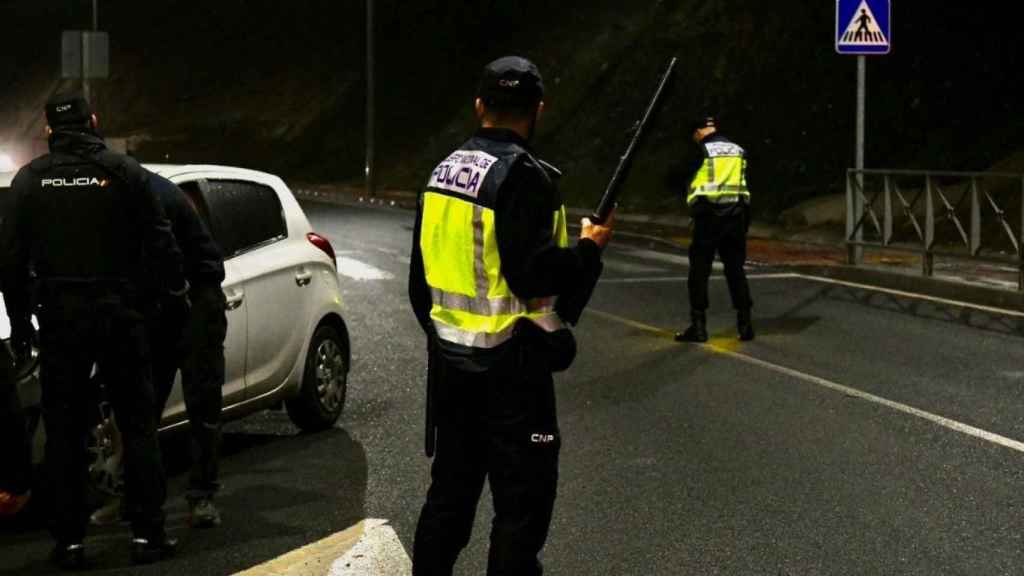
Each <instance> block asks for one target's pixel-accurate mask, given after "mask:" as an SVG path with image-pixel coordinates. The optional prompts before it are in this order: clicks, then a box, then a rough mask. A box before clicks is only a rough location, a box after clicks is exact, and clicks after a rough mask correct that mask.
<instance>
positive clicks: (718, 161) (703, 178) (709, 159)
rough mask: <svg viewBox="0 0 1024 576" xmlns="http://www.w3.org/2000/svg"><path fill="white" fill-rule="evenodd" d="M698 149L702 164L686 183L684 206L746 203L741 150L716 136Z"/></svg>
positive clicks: (743, 156) (745, 177)
mask: <svg viewBox="0 0 1024 576" xmlns="http://www.w3.org/2000/svg"><path fill="white" fill-rule="evenodd" d="M701 146H702V147H703V148H704V163H703V164H701V166H700V169H699V170H697V175H696V176H694V177H693V181H691V182H690V192H689V194H687V196H686V203H687V204H688V205H690V206H693V204H694V202H696V201H697V200H698V199H699V198H706V199H707V200H708V201H709V202H711V203H713V204H732V203H735V202H747V203H749V202H750V191H749V190H747V159H746V152H744V150H743V148H741V147H740V146H739V145H737V144H735V143H733V142H730V141H728V140H726V139H725V138H723V137H721V136H717V135H716V136H712V137H709V138H708V139H706V140H705V141H704V142H702V143H701Z"/></svg>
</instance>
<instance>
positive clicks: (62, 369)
mask: <svg viewBox="0 0 1024 576" xmlns="http://www.w3.org/2000/svg"><path fill="white" fill-rule="evenodd" d="M46 120H47V124H48V130H49V132H50V137H49V145H50V153H49V154H46V155H44V156H41V157H39V158H37V159H35V160H33V161H32V162H31V163H30V164H29V165H27V166H25V167H23V168H22V169H21V170H20V171H19V172H18V174H17V176H15V179H14V182H13V184H12V186H11V194H13V205H12V207H11V210H10V213H9V215H8V217H7V218H5V219H4V223H3V229H2V232H0V234H2V242H0V248H2V252H0V257H2V260H3V261H2V262H0V265H2V266H3V268H4V270H5V273H6V274H7V275H8V277H9V281H8V282H7V285H6V286H5V287H6V288H7V294H6V297H7V303H8V306H9V308H8V314H9V316H10V317H11V319H12V329H13V330H15V332H14V333H13V334H12V341H13V342H15V343H16V345H19V343H23V342H25V340H26V338H28V335H27V334H26V333H25V332H24V331H23V330H21V329H20V327H23V326H25V325H26V324H27V322H28V318H29V317H30V315H31V314H32V312H33V311H35V313H36V316H37V318H38V321H39V329H40V333H39V340H40V354H41V358H40V360H41V364H40V384H41V386H42V407H43V415H44V423H45V426H46V436H47V441H46V463H47V468H48V470H47V473H48V476H49V479H50V481H51V483H52V493H53V500H54V502H53V505H54V510H53V519H52V532H53V535H54V537H55V539H56V542H57V546H56V548H55V550H54V554H53V559H54V560H55V561H56V562H57V563H58V564H59V565H61V566H62V567H65V568H81V567H83V566H85V565H87V563H88V560H87V558H86V555H85V549H84V546H83V540H84V537H85V529H86V524H87V521H88V510H87V507H86V498H85V496H86V482H87V472H86V440H87V435H88V426H89V413H90V411H91V410H94V409H95V406H94V404H92V400H91V399H92V394H91V393H90V390H89V386H90V378H89V376H90V372H91V371H92V370H93V367H94V364H95V365H96V367H97V368H98V370H99V372H100V373H102V374H103V375H104V378H105V380H106V382H107V385H108V386H109V393H110V395H111V400H112V403H113V406H114V409H115V410H116V412H117V422H118V426H119V427H120V429H121V433H122V435H123V438H124V443H125V456H126V458H125V477H126V489H127V493H128V498H129V501H131V502H133V503H135V504H134V505H133V506H132V510H131V518H130V520H131V525H132V532H133V539H132V541H131V552H132V558H133V560H135V561H136V562H139V563H145V562H153V561H156V560H159V559H160V558H161V557H163V556H164V555H167V554H169V553H171V552H173V551H174V549H175V547H176V544H177V542H176V541H175V540H174V539H172V538H170V537H168V536H167V534H166V532H165V531H164V513H163V503H164V500H165V498H166V479H165V477H164V471H163V467H162V464H161V461H160V449H159V445H158V442H157V421H156V417H155V413H156V409H155V404H156V400H155V397H154V393H153V382H152V373H151V365H150V351H149V339H148V337H147V334H146V326H145V314H146V309H147V307H149V306H150V305H151V304H152V303H151V302H148V301H146V300H147V298H146V295H147V294H152V293H154V292H161V293H167V294H169V295H172V296H174V297H176V298H178V300H179V302H182V301H183V300H184V299H185V298H186V297H187V296H186V294H187V290H188V284H187V283H186V281H185V277H184V274H183V271H182V261H181V260H182V257H181V252H180V251H179V249H178V247H177V245H176V243H175V241H174V236H173V235H172V233H171V229H170V224H169V223H168V221H167V219H166V217H165V215H164V213H163V210H162V209H161V208H160V203H159V200H158V198H157V196H156V194H155V192H154V191H153V190H152V189H151V188H150V180H149V174H148V173H147V172H146V171H144V170H143V169H142V168H141V167H140V166H139V165H138V164H137V163H136V162H135V161H134V160H133V159H131V158H129V157H127V156H123V155H120V154H115V153H113V152H111V151H109V150H108V149H107V147H106V145H105V143H104V141H103V139H102V138H101V137H100V135H99V133H98V131H97V121H96V116H95V115H94V114H93V113H92V111H91V109H90V107H89V103H88V102H87V101H86V100H85V99H84V98H83V97H82V96H81V95H80V94H78V93H63V94H58V95H56V96H54V97H52V98H51V99H50V100H49V101H48V102H47V104H46ZM33 302H34V306H33V304H32V303H33ZM181 305H184V304H181Z"/></svg>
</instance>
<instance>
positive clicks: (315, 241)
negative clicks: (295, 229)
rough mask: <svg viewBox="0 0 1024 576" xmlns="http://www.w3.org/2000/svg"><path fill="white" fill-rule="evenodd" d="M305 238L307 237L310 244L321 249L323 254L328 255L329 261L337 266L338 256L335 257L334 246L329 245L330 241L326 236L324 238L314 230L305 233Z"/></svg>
mask: <svg viewBox="0 0 1024 576" xmlns="http://www.w3.org/2000/svg"><path fill="white" fill-rule="evenodd" d="M306 238H307V239H309V243H310V244H312V245H313V246H316V247H317V248H319V249H321V250H323V251H324V254H327V255H328V256H330V257H331V262H333V263H334V267H335V268H337V267H338V258H337V257H335V255H334V247H332V246H331V242H330V241H329V240H327V238H324V237H323V236H321V235H319V234H317V233H315V232H310V233H309V234H306Z"/></svg>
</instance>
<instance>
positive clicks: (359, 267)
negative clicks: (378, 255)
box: [337, 256, 395, 280]
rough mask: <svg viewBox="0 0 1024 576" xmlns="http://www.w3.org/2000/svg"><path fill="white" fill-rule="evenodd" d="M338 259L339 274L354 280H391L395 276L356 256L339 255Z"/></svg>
mask: <svg viewBox="0 0 1024 576" xmlns="http://www.w3.org/2000/svg"><path fill="white" fill-rule="evenodd" d="M337 260H338V274H341V275H342V276H347V277H349V278H352V279H353V280H391V279H393V278H394V277H395V275H394V274H392V273H390V272H386V271H384V270H381V269H380V268H375V267H373V266H370V265H369V264H367V263H366V262H363V261H361V260H356V259H355V258H349V257H347V256H337Z"/></svg>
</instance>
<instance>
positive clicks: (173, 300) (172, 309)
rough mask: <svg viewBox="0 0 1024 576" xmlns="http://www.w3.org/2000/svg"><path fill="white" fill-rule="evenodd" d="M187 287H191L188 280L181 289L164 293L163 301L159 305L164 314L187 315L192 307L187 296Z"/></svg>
mask: <svg viewBox="0 0 1024 576" xmlns="http://www.w3.org/2000/svg"><path fill="white" fill-rule="evenodd" d="M189 288H191V287H190V286H189V284H188V282H185V286H184V287H183V288H182V289H180V290H175V291H172V292H169V293H168V294H167V295H165V296H164V298H163V302H161V305H160V307H161V308H162V312H163V313H164V314H165V315H167V314H170V315H174V316H178V315H180V317H185V316H186V315H188V313H189V310H191V309H192V301H191V300H190V299H189V296H188V293H189Z"/></svg>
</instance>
